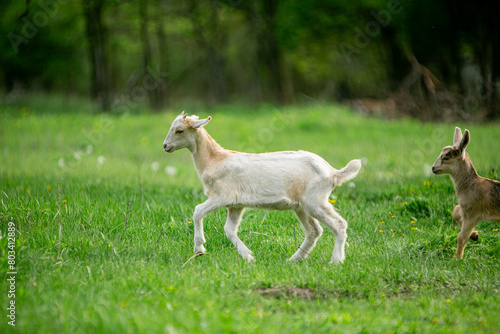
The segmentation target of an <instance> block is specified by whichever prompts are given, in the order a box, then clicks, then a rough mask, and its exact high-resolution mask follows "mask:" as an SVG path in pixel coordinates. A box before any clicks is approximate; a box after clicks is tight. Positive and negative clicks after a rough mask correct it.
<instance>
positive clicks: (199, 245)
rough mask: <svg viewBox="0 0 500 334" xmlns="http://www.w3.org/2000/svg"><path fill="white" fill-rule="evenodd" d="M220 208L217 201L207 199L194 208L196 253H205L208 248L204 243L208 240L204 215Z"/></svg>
mask: <svg viewBox="0 0 500 334" xmlns="http://www.w3.org/2000/svg"><path fill="white" fill-rule="evenodd" d="M218 208H220V206H219V205H218V203H217V201H214V200H211V199H210V198H209V199H207V200H206V201H205V202H203V203H201V204H198V205H197V206H196V207H195V208H194V214H193V224H194V253H195V254H205V253H206V249H205V247H204V246H203V244H204V243H205V242H206V240H205V234H204V233H203V217H205V216H206V215H208V214H209V213H210V212H213V211H215V210H217V209H218Z"/></svg>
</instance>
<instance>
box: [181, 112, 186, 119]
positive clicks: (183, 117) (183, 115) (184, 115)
mask: <svg viewBox="0 0 500 334" xmlns="http://www.w3.org/2000/svg"><path fill="white" fill-rule="evenodd" d="M180 116H182V119H185V118H186V117H187V114H185V113H184V110H183V111H182V112H181V114H180Z"/></svg>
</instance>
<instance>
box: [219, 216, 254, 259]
mask: <svg viewBox="0 0 500 334" xmlns="http://www.w3.org/2000/svg"><path fill="white" fill-rule="evenodd" d="M243 211H244V208H228V209H227V220H226V225H224V231H225V232H226V236H227V238H228V239H229V241H231V242H232V243H233V245H234V247H236V250H237V251H238V254H240V255H241V257H242V258H243V259H244V260H247V261H248V262H253V261H255V259H254V257H253V256H252V251H251V250H250V249H248V247H247V246H245V244H244V243H243V241H241V239H240V238H239V237H238V235H237V233H238V226H239V225H240V222H241V217H242V216H243Z"/></svg>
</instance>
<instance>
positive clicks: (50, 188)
mask: <svg viewBox="0 0 500 334" xmlns="http://www.w3.org/2000/svg"><path fill="white" fill-rule="evenodd" d="M47 190H48V191H49V193H50V192H51V191H52V187H51V186H50V185H49V186H47Z"/></svg>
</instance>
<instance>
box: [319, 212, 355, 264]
mask: <svg viewBox="0 0 500 334" xmlns="http://www.w3.org/2000/svg"><path fill="white" fill-rule="evenodd" d="M310 214H311V216H313V217H314V218H316V219H318V220H319V221H321V222H323V224H325V225H326V226H327V227H328V228H329V229H330V230H332V231H333V234H334V235H335V246H334V247H333V254H332V258H331V260H330V264H334V263H343V262H344V260H345V252H344V248H345V244H346V239H347V232H346V231H347V221H346V220H345V219H344V218H342V217H341V216H340V215H339V214H338V213H337V212H335V210H334V209H333V207H332V206H331V205H330V203H328V202H326V203H323V204H322V205H320V206H318V207H316V208H312V209H311V212H310Z"/></svg>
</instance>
